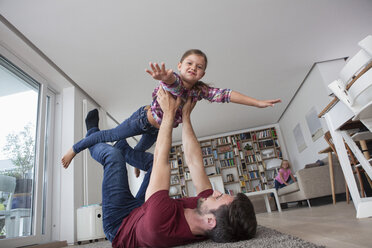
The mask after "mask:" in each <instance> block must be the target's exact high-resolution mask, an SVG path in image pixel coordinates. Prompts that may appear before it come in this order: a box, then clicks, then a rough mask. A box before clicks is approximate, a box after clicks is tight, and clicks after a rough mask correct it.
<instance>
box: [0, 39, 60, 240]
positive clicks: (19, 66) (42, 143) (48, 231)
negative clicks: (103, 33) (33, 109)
mask: <svg viewBox="0 0 372 248" xmlns="http://www.w3.org/2000/svg"><path fill="white" fill-rule="evenodd" d="M0 64H1V65H2V66H4V67H5V68H6V69H8V70H9V71H11V72H12V73H14V74H15V75H16V76H18V77H20V78H21V79H22V80H24V81H25V82H28V83H30V84H31V85H32V84H35V83H36V84H38V85H39V91H38V94H39V95H38V110H37V121H36V137H35V167H34V187H33V202H32V210H33V211H32V221H31V223H32V224H31V225H32V226H31V230H32V232H31V233H32V234H31V235H30V236H25V237H17V238H8V239H1V240H0V247H19V246H26V245H32V244H40V243H46V242H50V241H51V239H52V200H53V199H52V190H53V187H52V185H53V182H52V180H53V163H54V162H53V161H54V158H53V155H54V153H53V151H54V123H55V121H54V119H55V106H56V94H55V92H54V91H53V90H52V89H50V88H49V87H48V84H47V82H46V80H44V79H43V78H42V77H40V75H39V74H38V73H37V72H35V71H34V70H33V69H31V68H30V67H29V66H27V65H26V64H24V63H23V62H22V61H20V60H19V59H18V58H17V57H16V56H13V55H12V54H10V53H7V50H6V49H4V48H3V47H1V46H0ZM48 101H49V104H48ZM47 111H49V112H48V113H47ZM48 116H49V121H50V122H49V123H48V126H46V125H47V123H46V121H47V117H48ZM47 131H48V132H49V133H48V139H47V140H45V137H46V132H47ZM46 147H47V148H48V149H46ZM46 153H47V154H46ZM45 158H47V160H46V159H45ZM45 166H46V167H45ZM45 172H47V174H46V175H44V173H45ZM44 179H46V180H47V181H48V182H49V184H48V188H47V189H46V197H47V198H46V200H45V202H43V193H44V187H43V181H44ZM43 204H45V207H46V208H45V220H43V212H42V211H43ZM43 222H44V223H45V226H44V230H45V233H42V225H43Z"/></svg>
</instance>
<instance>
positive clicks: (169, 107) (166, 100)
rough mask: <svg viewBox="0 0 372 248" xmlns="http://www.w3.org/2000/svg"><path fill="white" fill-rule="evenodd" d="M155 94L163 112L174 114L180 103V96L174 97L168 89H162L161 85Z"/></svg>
mask: <svg viewBox="0 0 372 248" xmlns="http://www.w3.org/2000/svg"><path fill="white" fill-rule="evenodd" d="M157 95H158V96H157V100H158V102H159V105H160V107H161V109H162V110H163V113H164V114H167V113H169V114H172V115H175V113H176V111H177V109H178V107H179V106H180V104H181V98H180V97H177V99H174V97H173V96H172V95H171V94H170V93H169V92H168V91H166V90H164V89H163V87H162V86H161V85H160V87H159V90H158V93H157ZM190 112H191V110H190Z"/></svg>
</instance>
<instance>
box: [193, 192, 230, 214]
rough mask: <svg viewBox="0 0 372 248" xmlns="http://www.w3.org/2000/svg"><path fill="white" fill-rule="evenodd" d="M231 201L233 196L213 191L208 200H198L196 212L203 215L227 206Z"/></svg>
mask: <svg viewBox="0 0 372 248" xmlns="http://www.w3.org/2000/svg"><path fill="white" fill-rule="evenodd" d="M233 200H234V197H233V196H231V195H227V194H222V193H221V192H219V191H218V190H215V191H213V194H212V195H210V196H209V197H208V198H199V199H198V206H197V211H198V213H199V214H201V215H203V214H206V213H209V211H210V210H216V209H218V208H219V207H220V206H222V205H229V204H230V203H231V202H232V201H233Z"/></svg>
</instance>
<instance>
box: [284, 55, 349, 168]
mask: <svg viewBox="0 0 372 248" xmlns="http://www.w3.org/2000/svg"><path fill="white" fill-rule="evenodd" d="M344 65H345V61H344V60H343V59H338V60H332V61H327V62H322V63H317V64H316V65H315V66H314V67H313V69H312V70H311V72H310V73H309V75H308V77H307V78H306V79H305V81H304V82H303V84H302V86H301V88H300V89H299V90H298V92H297V94H296V95H295V97H294V98H293V99H292V102H291V103H290V105H289V106H288V108H287V110H286V111H285V113H284V114H283V116H282V117H281V119H280V120H279V126H280V129H281V132H282V136H283V139H284V142H285V144H286V147H287V151H288V156H289V161H290V163H291V165H292V168H293V170H294V171H297V170H299V169H302V168H303V167H304V166H305V165H306V164H308V163H314V162H315V161H316V160H318V159H322V158H324V157H326V154H318V152H319V151H320V150H322V149H324V148H326V147H328V144H327V143H326V141H325V140H324V138H323V136H322V137H320V138H319V139H317V140H316V141H315V142H314V141H313V140H312V138H311V133H310V130H309V128H308V125H307V122H306V119H305V116H306V114H307V113H308V112H309V111H310V110H311V108H312V107H315V109H316V111H317V114H319V113H320V112H321V111H322V110H323V109H324V108H325V107H326V106H327V105H328V103H329V102H330V101H331V100H332V99H333V98H332V97H330V96H328V93H329V91H328V88H327V85H328V84H329V83H331V82H332V81H333V80H335V79H337V78H338V73H339V72H340V70H341V69H342V67H343V66H344ZM320 121H321V124H322V127H323V130H324V132H326V131H327V130H328V128H327V125H326V123H325V120H324V119H323V118H322V119H320ZM297 124H300V126H301V130H302V133H303V136H304V139H305V143H306V146H307V148H306V149H305V150H303V151H302V152H299V150H298V148H297V144H296V140H295V138H294V135H293V129H294V128H295V126H296V125H297Z"/></svg>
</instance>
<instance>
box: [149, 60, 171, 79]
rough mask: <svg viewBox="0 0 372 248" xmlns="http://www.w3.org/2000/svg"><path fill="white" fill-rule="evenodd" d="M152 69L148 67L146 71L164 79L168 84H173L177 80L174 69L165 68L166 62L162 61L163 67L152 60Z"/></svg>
mask: <svg viewBox="0 0 372 248" xmlns="http://www.w3.org/2000/svg"><path fill="white" fill-rule="evenodd" d="M150 67H151V70H149V69H146V72H147V73H148V74H150V76H151V77H152V78H153V79H155V80H160V81H163V82H164V83H166V84H173V83H174V81H176V76H174V74H173V70H172V69H168V70H167V69H165V64H164V63H161V68H160V66H159V65H158V64H157V63H154V64H153V63H152V62H150Z"/></svg>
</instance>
